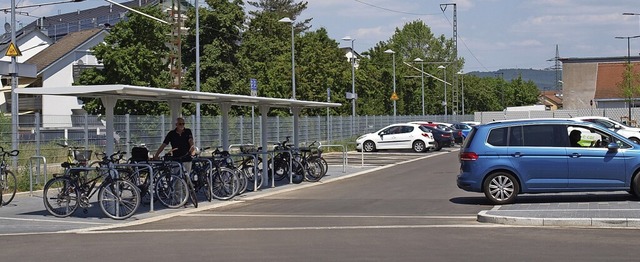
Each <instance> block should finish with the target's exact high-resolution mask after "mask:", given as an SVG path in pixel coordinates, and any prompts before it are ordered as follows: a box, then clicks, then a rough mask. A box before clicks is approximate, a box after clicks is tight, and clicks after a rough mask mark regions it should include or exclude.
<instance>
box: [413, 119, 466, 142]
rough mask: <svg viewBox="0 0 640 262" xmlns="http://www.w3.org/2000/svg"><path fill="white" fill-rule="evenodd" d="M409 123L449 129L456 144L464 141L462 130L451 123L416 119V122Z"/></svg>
mask: <svg viewBox="0 0 640 262" xmlns="http://www.w3.org/2000/svg"><path fill="white" fill-rule="evenodd" d="M410 123H413V124H420V125H424V126H431V127H435V128H438V129H442V130H445V131H451V133H452V134H453V140H454V142H455V143H456V144H462V141H464V136H463V134H462V130H457V129H455V128H454V127H453V124H450V123H443V122H432V121H424V122H420V121H416V122H410Z"/></svg>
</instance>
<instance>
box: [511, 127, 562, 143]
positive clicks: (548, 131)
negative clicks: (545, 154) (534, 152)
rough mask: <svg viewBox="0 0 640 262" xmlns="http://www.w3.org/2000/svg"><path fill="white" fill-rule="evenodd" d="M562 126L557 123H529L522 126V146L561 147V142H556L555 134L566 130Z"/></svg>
mask: <svg viewBox="0 0 640 262" xmlns="http://www.w3.org/2000/svg"><path fill="white" fill-rule="evenodd" d="M564 130H566V129H565V127H564V126H558V125H530V126H523V127H522V133H523V137H524V141H523V145H524V146H546V147H562V146H563V144H562V143H561V142H560V143H557V142H556V141H555V139H554V137H557V136H556V135H555V134H556V133H558V132H561V133H560V134H562V133H564V132H566V131H564Z"/></svg>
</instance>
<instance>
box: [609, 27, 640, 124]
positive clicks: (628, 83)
mask: <svg viewBox="0 0 640 262" xmlns="http://www.w3.org/2000/svg"><path fill="white" fill-rule="evenodd" d="M638 37H640V35H635V36H616V37H615V38H616V39H627V65H630V64H631V38H638ZM627 85H628V87H629V90H631V79H627ZM631 99H632V97H631V96H629V122H628V123H631Z"/></svg>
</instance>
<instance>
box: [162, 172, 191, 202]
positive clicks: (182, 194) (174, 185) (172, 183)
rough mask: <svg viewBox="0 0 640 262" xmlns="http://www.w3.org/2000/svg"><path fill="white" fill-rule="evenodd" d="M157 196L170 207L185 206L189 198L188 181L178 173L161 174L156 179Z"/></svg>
mask: <svg viewBox="0 0 640 262" xmlns="http://www.w3.org/2000/svg"><path fill="white" fill-rule="evenodd" d="M155 191H156V197H158V200H160V203H162V204H163V205H164V206H166V207H168V208H178V207H181V206H184V204H185V203H187V198H189V195H188V194H189V189H188V188H187V182H184V179H182V178H180V177H179V176H177V175H166V174H164V175H161V176H159V177H158V179H157V181H156V187H155Z"/></svg>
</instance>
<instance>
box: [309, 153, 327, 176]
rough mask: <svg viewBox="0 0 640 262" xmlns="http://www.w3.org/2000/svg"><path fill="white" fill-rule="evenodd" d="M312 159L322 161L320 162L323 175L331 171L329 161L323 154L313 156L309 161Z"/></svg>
mask: <svg viewBox="0 0 640 262" xmlns="http://www.w3.org/2000/svg"><path fill="white" fill-rule="evenodd" d="M311 160H314V161H318V162H320V164H322V176H325V175H326V174H327V171H329V163H327V160H325V159H324V157H321V156H312V157H311V158H310V159H309V161H311Z"/></svg>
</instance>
